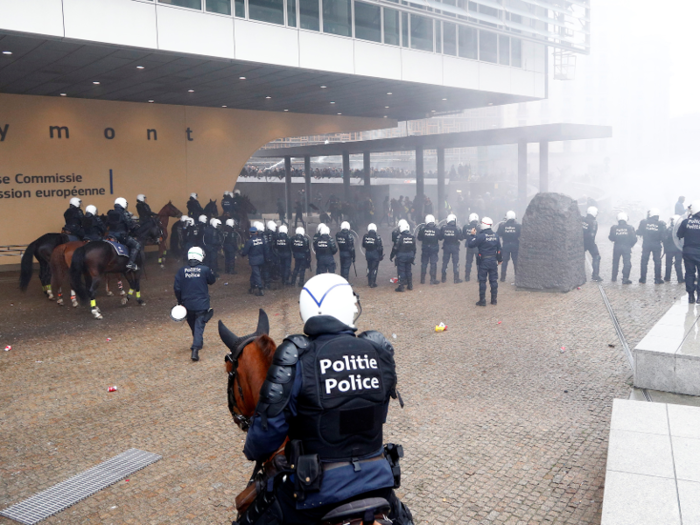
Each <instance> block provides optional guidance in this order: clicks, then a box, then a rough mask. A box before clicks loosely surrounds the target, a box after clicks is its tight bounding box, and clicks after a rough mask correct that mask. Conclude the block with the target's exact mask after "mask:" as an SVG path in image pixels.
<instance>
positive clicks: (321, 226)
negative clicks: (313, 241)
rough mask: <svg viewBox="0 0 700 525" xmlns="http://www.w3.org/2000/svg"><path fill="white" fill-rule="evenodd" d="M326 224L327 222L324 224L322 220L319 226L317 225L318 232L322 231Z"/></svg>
mask: <svg viewBox="0 0 700 525" xmlns="http://www.w3.org/2000/svg"><path fill="white" fill-rule="evenodd" d="M324 226H325V224H323V223H322V222H319V223H318V226H316V233H321V228H323V227H324Z"/></svg>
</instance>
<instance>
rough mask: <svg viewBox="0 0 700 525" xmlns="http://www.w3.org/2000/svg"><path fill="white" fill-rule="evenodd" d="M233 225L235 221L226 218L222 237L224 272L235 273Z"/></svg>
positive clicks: (234, 235) (234, 234) (234, 233)
mask: <svg viewBox="0 0 700 525" xmlns="http://www.w3.org/2000/svg"><path fill="white" fill-rule="evenodd" d="M227 193H230V192H227ZM235 225H236V222H235V221H234V220H233V219H226V225H225V226H224V229H223V232H222V233H223V237H224V245H223V246H224V273H227V274H235V273H236V251H237V250H238V246H236V237H237V236H236V230H235V228H234V226H235Z"/></svg>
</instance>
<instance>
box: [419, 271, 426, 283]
mask: <svg viewBox="0 0 700 525" xmlns="http://www.w3.org/2000/svg"><path fill="white" fill-rule="evenodd" d="M420 283H421V284H425V272H421V273H420Z"/></svg>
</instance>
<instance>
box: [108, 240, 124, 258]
mask: <svg viewBox="0 0 700 525" xmlns="http://www.w3.org/2000/svg"><path fill="white" fill-rule="evenodd" d="M105 242H107V243H109V244H111V245H112V248H114V251H115V252H116V254H117V255H118V256H119V257H129V248H127V247H126V246H124V245H123V244H121V243H118V242H117V241H116V240H115V239H113V238H109V239H105Z"/></svg>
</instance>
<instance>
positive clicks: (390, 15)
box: [384, 7, 399, 46]
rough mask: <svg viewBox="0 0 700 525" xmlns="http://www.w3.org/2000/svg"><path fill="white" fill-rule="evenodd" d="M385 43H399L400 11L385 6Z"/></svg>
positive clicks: (396, 44)
mask: <svg viewBox="0 0 700 525" xmlns="http://www.w3.org/2000/svg"><path fill="white" fill-rule="evenodd" d="M384 43H385V44H391V45H392V46H398V45H399V12H398V11H397V10H396V9H387V8H386V7H385V8H384Z"/></svg>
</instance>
